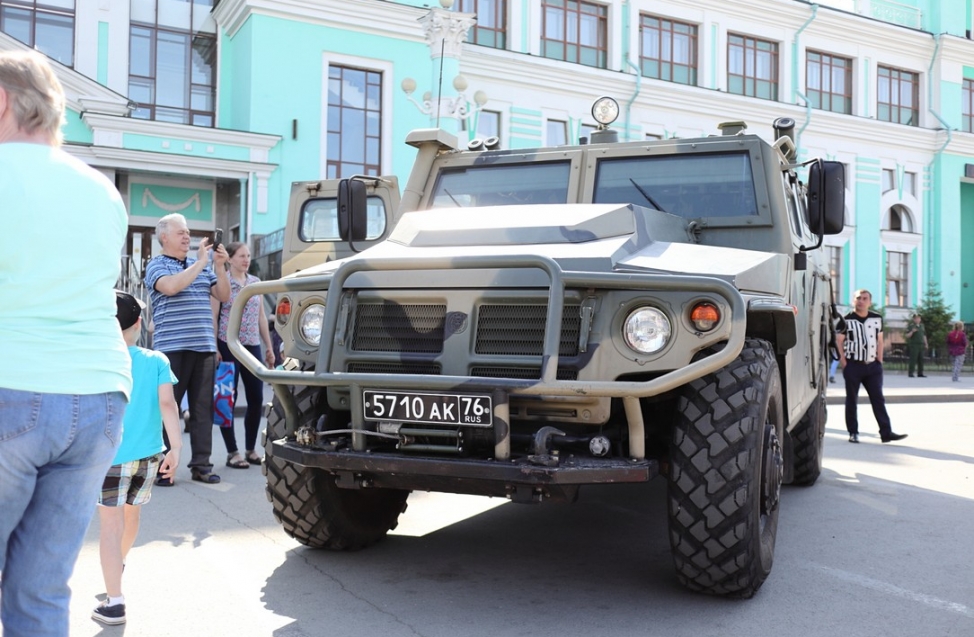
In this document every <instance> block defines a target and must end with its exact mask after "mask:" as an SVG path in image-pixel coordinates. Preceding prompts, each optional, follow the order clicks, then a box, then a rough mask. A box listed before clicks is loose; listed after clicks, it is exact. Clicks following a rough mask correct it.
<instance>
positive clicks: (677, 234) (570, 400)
mask: <svg viewBox="0 0 974 637" xmlns="http://www.w3.org/2000/svg"><path fill="white" fill-rule="evenodd" d="M617 112H618V107H617V106H616V105H615V103H614V102H613V101H612V100H610V99H601V100H600V101H599V102H597V103H596V106H595V108H593V115H594V116H595V117H596V119H597V120H598V121H600V122H601V126H600V128H599V130H597V131H596V132H595V133H594V134H593V135H592V139H591V140H590V143H587V144H582V145H578V146H559V147H553V148H537V149H532V150H501V149H497V148H495V146H496V140H492V139H490V140H485V141H480V140H477V141H475V142H473V143H471V144H470V145H469V147H468V148H466V149H460V148H458V143H457V140H456V138H455V137H454V136H453V135H450V134H448V133H446V132H444V131H442V130H418V131H414V132H413V133H411V134H409V135H408V137H407V138H406V143H408V144H411V145H412V146H414V147H416V148H417V156H416V161H415V165H414V168H413V169H412V172H411V174H410V176H409V179H408V182H407V184H406V187H405V189H404V192H403V195H402V197H401V200H400V196H399V186H398V183H397V181H396V179H395V178H392V177H365V176H356V177H351V178H349V179H345V180H342V181H339V182H322V181H313V182H301V183H296V184H294V185H293V189H292V193H291V205H290V210H289V218H288V238H287V245H286V248H285V250H286V252H287V254H286V255H285V257H284V258H285V268H286V269H288V270H290V271H292V273H291V274H289V275H287V276H285V277H284V278H283V279H281V280H280V281H276V282H264V283H260V284H256V285H252V286H248V287H247V288H245V289H244V291H243V292H242V293H241V294H242V296H241V300H244V298H246V297H249V296H250V295H253V294H257V293H274V294H276V295H277V311H276V318H275V321H276V329H277V330H278V332H279V333H280V334H281V335H282V337H283V339H284V341H285V354H286V356H287V357H288V359H287V361H286V363H285V365H284V366H283V367H282V368H280V369H276V370H271V369H267V368H264V367H263V366H262V365H261V363H260V362H259V361H257V360H256V359H255V358H254V357H252V356H250V355H249V354H248V353H247V352H246V351H245V350H243V349H242V348H241V347H240V346H239V344H238V343H236V342H234V343H233V344H232V349H233V351H234V354H235V355H237V356H238V357H239V358H240V359H241V360H243V361H244V363H245V364H246V365H247V366H248V367H249V368H250V369H252V370H253V371H254V372H255V373H256V374H257V375H258V376H259V377H261V378H262V379H263V380H264V381H266V382H269V383H272V384H273V387H274V392H275V396H276V397H275V399H274V404H273V407H272V409H271V410H270V411H269V415H268V425H267V431H266V440H265V450H266V456H265V461H264V472H265V475H266V477H267V495H268V498H269V500H270V502H271V505H272V506H273V511H274V515H275V516H276V518H277V519H278V520H279V521H280V523H281V524H282V525H283V526H284V529H285V531H286V532H287V533H288V534H290V535H291V536H293V537H294V538H296V539H297V540H298V541H300V542H302V543H303V544H306V545H308V546H311V547H319V548H325V549H332V550H356V549H360V548H363V547H365V546H367V545H370V544H372V543H374V542H376V541H377V540H380V539H382V538H383V537H384V536H385V535H386V534H387V533H388V531H389V530H391V529H393V528H395V527H396V524H397V520H398V518H399V515H400V514H401V513H403V512H404V511H405V509H406V502H407V498H408V496H409V494H410V492H411V491H413V490H426V491H439V492H451V493H461V494H479V495H486V496H495V497H504V498H509V499H511V500H512V501H514V502H522V503H537V502H543V501H547V500H551V501H555V500H563V501H564V500H567V501H572V500H574V499H575V498H576V497H577V495H578V492H579V489H580V488H581V487H583V486H584V485H595V484H620V483H638V482H645V481H648V480H651V479H652V478H654V477H656V476H661V477H662V478H663V479H665V480H666V481H667V483H668V491H667V492H668V495H667V498H668V508H667V510H668V517H669V520H668V521H669V536H670V542H671V546H672V554H673V560H674V563H675V567H676V572H677V576H678V578H679V580H680V581H681V582H682V583H683V584H684V585H686V586H687V587H689V588H690V589H693V590H696V591H701V592H705V593H711V594H717V595H726V596H735V597H750V596H752V595H753V594H754V593H755V592H756V591H757V590H758V588H759V587H760V586H761V584H762V583H763V582H764V581H765V579H766V578H767V576H768V574H769V572H770V571H771V565H772V559H773V553H774V545H775V535H776V530H777V522H778V512H779V495H780V492H781V485H782V484H783V483H792V484H799V485H810V484H812V483H814V482H815V480H816V478H818V476H819V473H820V471H821V466H822V442H823V435H824V428H825V418H826V411H825V386H826V382H827V362H828V361H827V354H826V352H827V348H828V343H829V339H830V333H829V332H830V325H831V323H830V321H829V312H828V310H829V304H830V301H831V298H830V277H829V271H828V268H827V265H826V263H825V260H824V258H823V255H822V253H821V252H822V251H821V250H820V249H819V247H820V245H821V242H822V237H823V235H824V234H830V233H837V232H839V231H841V229H842V226H843V215H844V173H843V167H842V165H841V164H838V163H835V162H828V161H821V160H814V161H810V162H805V164H804V165H798V164H797V163H796V150H795V144H794V140H793V138H792V135H791V131H792V130H793V128H794V122H793V121H790V120H787V119H779V120H778V121H776V122H775V124H774V127H773V131H774V132H773V139H774V140H775V141H774V142H773V143H768V142H766V141H764V140H763V139H762V138H761V137H760V136H757V135H753V134H746V130H745V129H746V126H745V125H744V124H743V123H741V122H735V123H729V124H726V125H722V127H721V128H722V133H723V134H721V135H714V136H709V137H702V138H698V139H667V140H658V141H639V142H627V143H619V142H618V141H617V136H616V134H615V131H614V130H613V129H612V128H610V127H609V126H608V124H609V123H611V120H612V119H614V114H616V113H617ZM771 132H772V129H771V128H769V135H770V134H771ZM801 175H806V176H807V179H806V181H807V183H803V181H802V180H801V179H800V176H801ZM343 254H346V255H347V256H345V258H335V257H341V256H342V255H343ZM302 260H303V261H302ZM311 262H314V263H315V264H314V265H311ZM240 307H242V303H237V304H235V308H240ZM239 318H240V317H239V312H235V314H234V315H233V318H232V319H231V334H235V333H236V330H237V326H238V324H239ZM231 340H235V339H231Z"/></svg>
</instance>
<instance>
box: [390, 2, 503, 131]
mask: <svg viewBox="0 0 974 637" xmlns="http://www.w3.org/2000/svg"><path fill="white" fill-rule="evenodd" d="M452 6H453V0H440V7H442V8H439V9H437V8H435V7H434V8H432V9H430V10H429V13H427V14H426V15H424V16H423V17H422V18H420V22H421V23H422V25H423V32H424V34H425V35H426V42H427V44H429V47H430V59H431V60H433V61H434V62H438V63H436V64H433V65H431V66H432V71H433V72H432V78H431V86H432V89H431V90H429V91H426V92H424V93H423V96H422V99H421V100H416V99H415V98H414V97H413V93H414V92H415V91H416V86H417V84H416V80H414V79H413V78H411V77H407V78H405V79H404V80H403V81H402V83H401V84H400V86H401V88H402V90H403V93H405V94H406V98H407V99H408V100H409V101H410V102H412V103H413V105H414V106H416V108H418V109H419V111H420V112H421V113H424V114H426V115H429V118H430V124H431V125H432V126H435V127H437V128H443V129H445V130H447V131H449V132H451V133H454V134H455V133H457V132H458V131H459V130H460V128H461V124H462V122H465V121H466V120H467V119H469V118H470V117H471V116H472V115H474V114H475V113H477V112H479V111H480V110H481V109H483V107H484V104H486V103H487V94H486V93H484V92H483V91H476V92H475V93H474V94H473V102H474V106H471V104H470V99H469V98H468V97H467V95H466V90H467V88H468V86H469V83H468V82H467V78H465V77H464V76H463V75H461V74H460V55H461V53H462V51H463V42H464V40H465V39H466V38H467V32H468V31H469V30H470V27H472V26H473V25H474V24H476V17H475V16H474V14H472V13H456V12H454V11H450V8H451V7H452ZM444 76H446V77H450V76H452V77H453V81H452V82H451V85H452V87H453V90H454V91H455V94H453V95H447V94H444V87H443V78H444Z"/></svg>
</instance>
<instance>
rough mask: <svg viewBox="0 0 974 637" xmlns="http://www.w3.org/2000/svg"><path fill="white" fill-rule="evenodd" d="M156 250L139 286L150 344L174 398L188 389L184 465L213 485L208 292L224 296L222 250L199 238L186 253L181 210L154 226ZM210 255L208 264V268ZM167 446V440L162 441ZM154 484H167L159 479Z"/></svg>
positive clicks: (224, 258)
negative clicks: (147, 309)
mask: <svg viewBox="0 0 974 637" xmlns="http://www.w3.org/2000/svg"><path fill="white" fill-rule="evenodd" d="M156 238H157V239H158V240H159V244H160V245H161V246H162V254H160V255H158V256H156V257H153V258H152V259H151V260H150V261H149V263H148V264H146V267H145V284H146V287H148V288H149V297H150V299H151V300H152V322H153V324H154V325H155V328H154V331H153V334H152V346H153V348H154V349H156V350H158V351H160V352H163V353H164V354H165V355H166V356H167V357H168V358H169V364H170V365H171V367H172V371H173V373H174V374H176V378H177V379H178V381H177V383H176V387H175V388H174V393H175V396H176V402H177V403H179V402H181V401H182V399H183V395H184V394H186V393H189V421H188V422H187V423H186V426H187V429H189V446H190V450H191V455H190V460H189V468H190V472H191V473H192V477H193V480H197V481H199V482H206V483H209V484H215V483H217V482H219V481H220V476H218V475H216V474H215V473H213V464H212V463H211V462H210V452H211V450H212V447H213V375H214V372H215V370H216V335H215V334H214V333H213V310H212V308H211V306H210V297H211V296H212V297H213V298H215V299H216V300H218V301H220V302H221V303H225V302H226V301H228V300H229V299H230V279H229V278H228V277H227V268H226V263H227V259H228V258H229V257H228V256H227V251H226V249H224V247H223V246H222V245H218V246H215V247H214V246H213V245H211V243H210V240H209V239H203V240H202V241H201V242H200V247H199V250H197V253H196V254H197V256H196V258H195V259H194V258H193V257H190V256H189V242H190V235H189V227H188V226H187V225H186V218H185V217H184V216H183V215H181V214H178V213H176V214H171V215H166V216H165V217H163V218H162V219H160V220H159V223H158V224H156ZM211 256H212V260H213V267H210V259H211ZM166 446H167V448H168V446H169V445H168V440H167V444H166ZM156 484H158V485H159V486H171V485H172V480H171V479H168V478H162V477H160V478H159V479H158V480H157V481H156Z"/></svg>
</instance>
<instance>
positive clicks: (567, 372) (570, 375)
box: [470, 367, 578, 380]
mask: <svg viewBox="0 0 974 637" xmlns="http://www.w3.org/2000/svg"><path fill="white" fill-rule="evenodd" d="M470 375H471V376H477V377H479V378H526V379H529V380H535V379H540V378H541V368H540V367H474V368H472V369H471V370H470ZM555 376H556V378H557V379H558V380H578V370H575V369H567V368H565V367H559V368H558V372H557V373H556V374H555Z"/></svg>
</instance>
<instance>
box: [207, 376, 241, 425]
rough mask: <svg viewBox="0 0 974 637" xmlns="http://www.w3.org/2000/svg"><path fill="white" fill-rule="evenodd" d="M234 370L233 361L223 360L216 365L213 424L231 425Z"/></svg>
mask: <svg viewBox="0 0 974 637" xmlns="http://www.w3.org/2000/svg"><path fill="white" fill-rule="evenodd" d="M235 371H236V369H235V368H234V364H233V363H230V362H227V361H223V362H221V363H220V364H219V365H217V368H216V376H215V377H214V379H213V424H214V425H218V426H220V427H227V428H229V427H233V390H234V386H235V385H236V383H234V379H235V374H234V372H235Z"/></svg>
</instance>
